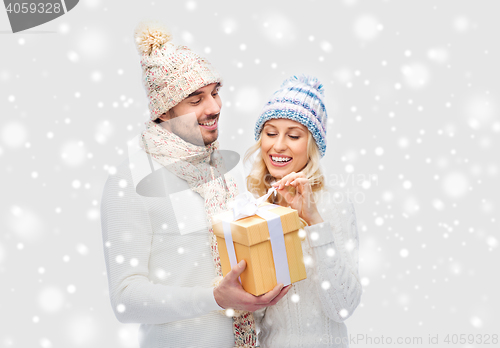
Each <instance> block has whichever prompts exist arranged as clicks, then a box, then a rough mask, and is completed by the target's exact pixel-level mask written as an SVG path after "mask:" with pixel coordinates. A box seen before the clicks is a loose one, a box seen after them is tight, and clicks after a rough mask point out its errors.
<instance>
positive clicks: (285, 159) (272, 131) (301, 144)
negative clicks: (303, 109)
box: [260, 119, 309, 179]
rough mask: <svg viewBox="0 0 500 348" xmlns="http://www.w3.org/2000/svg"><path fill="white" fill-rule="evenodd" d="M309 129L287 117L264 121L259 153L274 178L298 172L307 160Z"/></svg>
mask: <svg viewBox="0 0 500 348" xmlns="http://www.w3.org/2000/svg"><path fill="white" fill-rule="evenodd" d="M308 136H309V130H308V129H307V128H306V127H305V126H304V125H302V124H300V123H298V122H295V121H292V120H288V119H272V120H269V121H267V122H266V123H264V128H263V129H262V136H261V141H262V142H261V147H260V150H261V154H262V158H263V159H264V163H265V164H266V166H267V170H269V173H270V174H271V175H272V176H273V177H275V178H276V179H281V178H282V177H283V176H285V175H287V174H290V173H291V172H300V171H301V170H302V168H304V167H305V166H306V164H307V161H308V156H307V141H308Z"/></svg>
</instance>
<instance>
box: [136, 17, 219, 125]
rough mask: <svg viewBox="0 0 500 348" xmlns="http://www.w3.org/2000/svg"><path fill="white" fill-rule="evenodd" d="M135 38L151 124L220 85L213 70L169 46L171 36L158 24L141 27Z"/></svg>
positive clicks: (183, 48) (184, 50) (181, 48)
mask: <svg viewBox="0 0 500 348" xmlns="http://www.w3.org/2000/svg"><path fill="white" fill-rule="evenodd" d="M134 37H135V43H136V45H137V50H138V51H139V54H141V66H142V78H143V83H144V87H145V89H146V94H147V96H148V98H149V110H150V112H151V120H153V121H154V120H155V119H157V118H158V117H159V116H161V115H162V114H164V113H165V112H167V111H168V110H170V109H171V108H173V107H174V106H175V105H177V104H178V103H179V102H181V101H182V100H183V99H185V98H186V97H187V96H188V95H190V94H191V93H193V92H194V91H196V90H197V89H199V88H201V87H204V86H206V85H209V84H211V83H217V82H218V83H221V85H222V78H221V77H220V75H219V73H218V72H217V71H216V70H215V68H214V67H213V66H212V65H211V64H210V63H209V62H208V61H206V60H205V59H204V58H202V57H200V56H198V55H197V54H196V53H194V52H193V51H191V50H190V49H189V48H187V47H186V46H177V45H175V44H174V43H172V42H171V39H172V36H171V35H170V33H169V31H168V29H167V28H166V27H165V26H164V25H162V24H161V23H159V22H155V21H148V22H142V23H140V24H139V25H138V26H137V28H136V29H135V33H134Z"/></svg>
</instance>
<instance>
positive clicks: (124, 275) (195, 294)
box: [101, 22, 362, 348]
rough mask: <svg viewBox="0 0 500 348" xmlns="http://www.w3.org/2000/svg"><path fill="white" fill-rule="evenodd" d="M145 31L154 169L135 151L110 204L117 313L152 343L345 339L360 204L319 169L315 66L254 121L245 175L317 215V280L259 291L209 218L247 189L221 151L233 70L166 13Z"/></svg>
mask: <svg viewBox="0 0 500 348" xmlns="http://www.w3.org/2000/svg"><path fill="white" fill-rule="evenodd" d="M135 38H136V44H137V47H138V50H139V52H140V54H141V65H142V69H143V82H144V85H145V88H146V93H147V96H148V99H149V109H150V112H151V120H150V121H148V122H147V128H146V130H145V131H144V132H143V133H142V134H141V137H140V141H139V143H140V147H141V149H142V150H144V151H142V153H144V154H145V158H147V160H145V161H144V162H143V163H145V165H144V167H145V168H146V170H143V169H140V168H143V167H141V166H140V161H141V160H136V159H130V158H129V160H128V161H126V162H125V163H123V164H122V165H120V166H118V167H117V170H116V173H114V174H112V175H110V177H109V178H108V180H107V181H106V184H105V187H104V192H103V196H102V201H101V224H102V233H103V242H104V256H105V261H106V269H107V276H108V282H109V292H110V293H109V295H110V299H111V304H112V307H113V311H114V313H115V316H116V317H117V319H118V320H119V321H120V322H122V323H140V324H141V325H140V328H139V341H140V346H141V347H148V348H152V347H155V348H156V347H158V348H160V347H161V348H165V347H176V348H180V347H204V348H205V347H207V348H212V347H214V348H223V347H255V346H257V331H259V334H258V339H259V343H260V347H273V348H277V347H347V346H348V342H347V330H346V326H345V324H344V321H345V320H346V319H347V318H348V317H349V316H350V315H351V314H352V312H353V311H354V309H355V308H356V307H357V305H358V304H359V301H360V296H361V291H362V290H361V284H360V281H359V275H358V270H357V269H358V255H357V252H358V233H357V226H356V219H355V213H354V208H353V205H352V203H351V202H350V201H349V200H348V199H347V197H345V196H344V195H340V193H339V192H333V191H332V190H331V189H329V188H328V187H327V186H326V184H325V181H324V176H323V175H322V173H321V169H320V163H319V160H320V158H321V157H322V156H323V155H324V153H325V150H326V117H327V115H326V110H325V106H324V104H323V86H322V85H321V84H320V82H319V81H318V80H317V79H315V78H313V77H306V76H298V77H295V76H294V77H292V78H290V79H288V80H286V81H285V82H284V83H283V85H282V86H281V88H280V89H278V90H277V91H276V92H275V93H274V95H273V97H272V98H271V100H270V101H269V102H268V103H267V105H266V106H265V107H264V109H263V111H262V113H261V115H260V116H259V117H258V118H257V120H256V125H255V138H256V141H257V142H256V143H255V145H253V146H252V147H251V148H250V149H249V151H248V152H247V156H246V159H247V160H251V161H253V162H252V171H251V173H250V175H249V176H248V177H247V178H246V186H247V188H248V190H249V191H250V192H251V193H253V194H254V195H255V196H262V195H263V194H265V193H266V192H267V190H268V189H269V188H270V187H271V186H273V187H275V188H276V189H277V194H276V195H275V196H271V197H270V198H269V200H270V201H272V202H273V203H275V204H279V205H283V206H290V207H292V208H294V209H296V210H297V211H298V213H299V216H300V217H301V218H303V219H304V220H305V221H306V222H307V223H308V225H309V226H307V227H305V229H304V230H305V234H306V239H305V240H303V241H302V249H303V254H304V260H305V263H306V272H307V279H305V280H302V281H300V282H297V283H294V284H292V285H288V286H284V287H283V284H278V285H277V286H276V287H275V288H274V289H273V290H271V291H270V292H268V293H266V294H264V295H262V296H253V295H251V294H249V293H247V292H246V291H245V290H244V289H243V288H242V287H241V284H240V283H239V281H238V277H239V275H240V274H241V273H242V272H243V271H244V270H245V267H246V265H245V262H244V261H241V262H240V263H239V264H237V265H236V266H235V267H234V268H233V269H232V270H231V271H230V272H229V273H228V274H227V275H226V276H225V277H224V278H222V279H221V277H220V276H221V275H222V272H221V266H220V259H219V253H218V248H217V243H216V239H215V236H214V234H213V231H212V229H211V227H210V224H209V223H208V222H209V221H210V217H211V216H212V215H214V214H217V213H219V212H221V211H224V210H227V209H229V207H230V204H231V202H232V201H233V200H234V197H235V196H236V195H237V194H238V185H237V182H236V180H235V179H234V178H233V176H231V175H229V174H225V173H226V169H229V168H225V167H224V166H225V165H226V166H227V163H225V162H224V160H223V158H222V157H221V156H217V155H216V154H217V153H218V151H217V150H218V142H217V137H218V124H219V120H220V115H221V113H220V111H221V106H222V102H221V98H220V96H219V93H218V92H219V89H220V88H221V86H222V79H221V78H220V76H219V74H218V73H217V71H216V70H215V69H214V68H213V67H212V66H211V65H210V63H209V62H207V61H206V60H205V59H203V58H201V57H199V56H198V55H196V54H195V53H193V52H192V51H191V50H190V49H188V48H187V47H185V46H176V45H174V44H173V43H172V41H171V37H170V34H169V33H168V31H167V30H166V29H165V28H164V27H163V26H162V25H161V24H159V23H156V22H146V23H141V24H140V25H139V26H138V27H137V29H136V32H135ZM252 155H256V156H252ZM134 158H135V157H134ZM138 158H141V157H138ZM132 162H133V163H132ZM165 169H166V170H165ZM137 172H140V173H141V175H138V174H137ZM145 173H146V174H147V175H146V174H145ZM240 187H241V185H240ZM240 191H241V189H240ZM217 276H218V277H217Z"/></svg>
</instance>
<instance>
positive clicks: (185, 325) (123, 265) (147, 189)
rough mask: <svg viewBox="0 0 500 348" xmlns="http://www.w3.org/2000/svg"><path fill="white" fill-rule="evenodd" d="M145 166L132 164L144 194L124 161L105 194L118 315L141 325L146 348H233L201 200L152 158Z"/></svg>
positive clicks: (104, 230) (108, 266) (104, 222)
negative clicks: (215, 290)
mask: <svg viewBox="0 0 500 348" xmlns="http://www.w3.org/2000/svg"><path fill="white" fill-rule="evenodd" d="M144 158H145V157H144ZM144 158H142V159H144ZM142 159H141V160H142ZM141 160H137V163H135V165H134V166H133V170H135V171H136V173H137V172H138V173H139V179H140V178H141V177H142V178H143V179H144V178H145V179H144V180H143V181H142V182H141V184H140V187H139V188H138V190H139V191H140V193H141V194H138V193H137V192H136V185H137V181H138V180H139V179H137V175H132V172H131V169H130V168H129V163H128V161H126V162H124V163H123V164H122V165H120V166H118V167H117V172H116V174H114V175H110V176H109V178H108V180H107V181H106V184H105V187H104V191H103V195H102V201H101V224H102V236H103V243H104V257H105V261H106V269H107V276H108V283H109V295H110V299H111V305H112V308H113V311H114V313H115V316H116V318H117V319H118V320H119V321H120V322H122V323H140V324H141V325H140V327H139V338H140V347H141V348H167V347H175V348H181V347H203V348H207V347H217V348H232V347H233V346H234V335H233V329H232V318H230V317H227V316H225V315H223V314H221V313H219V312H217V310H221V309H222V308H221V307H219V305H218V304H217V302H216V301H215V299H214V296H213V288H212V286H211V283H212V281H213V279H214V277H215V275H216V274H215V266H214V263H213V260H212V254H211V251H210V243H209V230H208V229H207V226H206V221H205V210H204V203H203V199H202V198H201V196H199V195H198V194H197V193H194V192H193V191H191V190H190V189H189V186H188V185H187V183H186V182H185V181H182V180H177V178H176V177H175V176H174V175H173V174H171V173H170V172H168V171H167V170H166V169H165V168H160V167H161V165H160V167H158V166H159V165H158V164H157V163H155V162H154V161H153V162H149V163H148V160H147V159H146V160H145V163H146V165H145V166H142V167H141V165H142V164H141V163H140V162H141ZM149 166H151V168H149ZM155 169H156V171H155ZM148 171H149V174H151V173H152V172H153V171H154V173H155V174H154V175H150V176H148ZM148 178H149V179H148ZM134 179H136V180H135V182H134ZM148 180H149V181H148ZM165 191H167V192H166V193H165ZM162 195H163V197H161V196H162Z"/></svg>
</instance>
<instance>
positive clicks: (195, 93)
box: [186, 90, 203, 99]
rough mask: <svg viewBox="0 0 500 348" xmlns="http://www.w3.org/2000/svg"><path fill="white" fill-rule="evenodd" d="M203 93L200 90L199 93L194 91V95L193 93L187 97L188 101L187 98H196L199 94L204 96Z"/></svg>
mask: <svg viewBox="0 0 500 348" xmlns="http://www.w3.org/2000/svg"><path fill="white" fill-rule="evenodd" d="M202 93H203V92H202V91H200V90H198V91H194V92H193V93H191V94H190V95H188V96H187V97H186V99H187V98H191V97H194V96H196V95H199V94H202Z"/></svg>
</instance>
